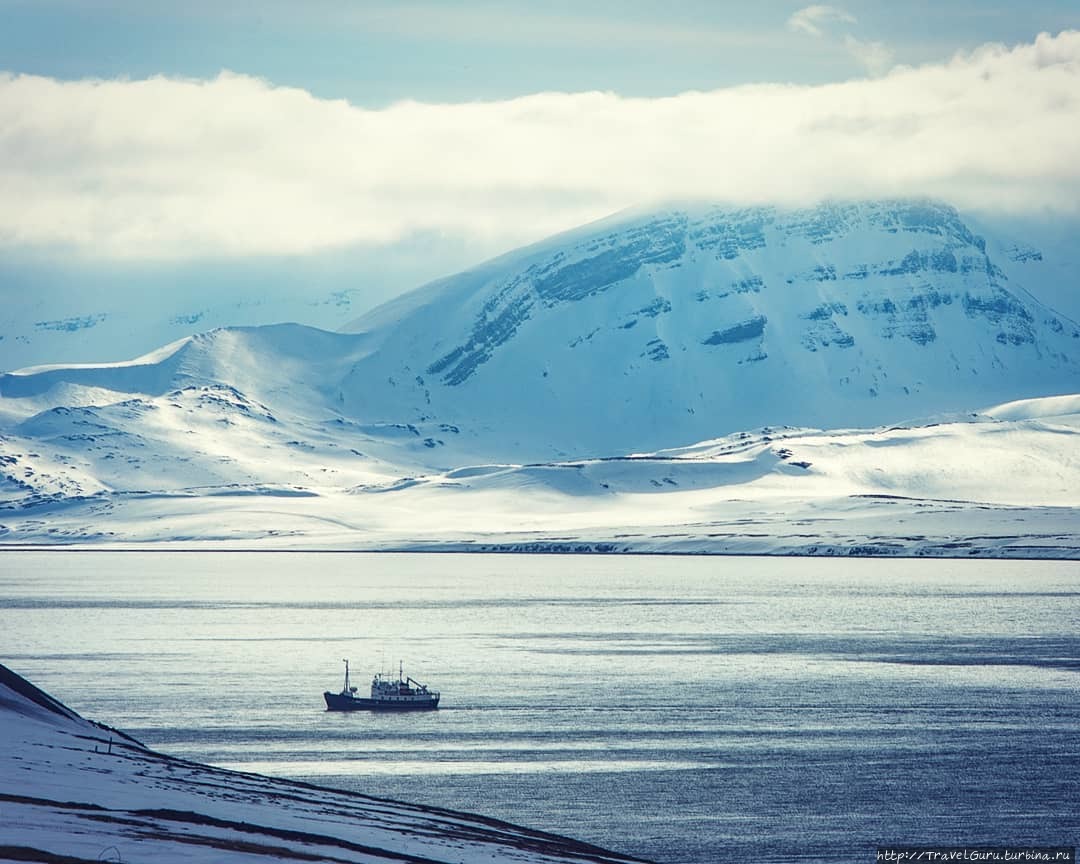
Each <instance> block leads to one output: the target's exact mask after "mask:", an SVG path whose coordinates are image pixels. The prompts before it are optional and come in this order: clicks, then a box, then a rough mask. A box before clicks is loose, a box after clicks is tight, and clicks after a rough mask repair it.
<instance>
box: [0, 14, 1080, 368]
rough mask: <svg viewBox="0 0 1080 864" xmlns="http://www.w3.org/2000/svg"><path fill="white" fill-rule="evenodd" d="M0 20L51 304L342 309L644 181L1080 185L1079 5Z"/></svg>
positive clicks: (600, 205) (16, 275)
mask: <svg viewBox="0 0 1080 864" xmlns="http://www.w3.org/2000/svg"><path fill="white" fill-rule="evenodd" d="M0 20H2V22H3V26H0V298H4V295H5V294H6V295H7V298H4V299H11V298H13V297H15V296H19V297H23V298H25V297H27V296H34V295H40V296H42V297H45V296H47V297H49V298H51V299H50V300H49V302H50V303H51V304H52V305H53V306H57V307H58V308H60V310H61V311H63V305H64V303H65V300H66V299H68V298H70V299H71V300H72V309H83V308H88V307H87V302H88V300H87V297H88V295H90V298H91V299H93V298H94V297H97V296H98V295H101V296H102V297H105V296H106V295H108V293H109V292H110V291H114V292H115V291H119V290H121V288H123V289H124V290H128V291H129V292H130V291H131V290H134V286H138V289H139V291H140V292H142V293H143V294H148V295H150V296H154V295H155V294H157V293H164V292H170V293H172V294H176V293H179V294H181V295H182V294H183V293H184V292H185V291H187V290H193V291H194V290H199V291H205V289H206V286H207V285H208V284H211V285H212V284H217V285H220V292H223V293H225V294H227V293H228V292H229V291H230V290H233V289H235V290H237V291H240V292H241V293H243V292H244V291H246V292H249V293H250V292H251V291H253V290H257V286H258V285H259V284H260V281H261V280H268V281H269V282H272V283H275V284H277V285H278V287H279V289H280V290H283V291H287V290H288V283H289V282H290V280H295V284H296V285H297V286H298V288H297V290H304V291H308V292H313V293H315V294H317V293H318V292H320V291H322V292H324V293H326V294H329V293H330V292H332V291H339V292H340V291H343V290H347V291H350V292H352V294H351V295H350V296H351V297H352V300H353V303H352V307H351V311H353V312H355V311H358V310H359V309H361V308H363V307H364V306H369V305H371V304H373V303H375V302H378V301H380V300H382V299H386V298H387V297H389V296H392V295H393V294H395V293H398V292H400V291H402V290H406V289H408V288H411V287H414V286H415V285H416V284H419V282H422V281H425V280H427V279H430V278H435V277H436V276H439V275H445V274H448V273H450V272H453V271H454V270H457V269H461V268H463V267H465V266H468V265H469V264H471V263H475V262H477V261H479V260H481V259H483V258H485V257H488V256H490V255H492V254H495V253H498V252H502V251H506V250H508V249H511V248H514V247H515V246H518V245H521V244H524V243H527V242H531V241H533V240H538V239H540V238H542V237H544V236H546V235H548V234H551V233H553V232H556V231H559V230H563V229H567V228H571V227H573V226H576V225H578V224H581V223H584V222H587V221H590V220H593V219H596V218H600V217H602V216H604V215H607V214H609V213H612V212H615V211H617V210H620V209H623V208H625V207H629V206H636V205H642V204H648V203H649V202H657V201H669V200H681V199H686V198H698V197H704V198H709V199H712V200H718V201H730V202H732V203H744V202H750V203H760V202H768V203H780V204H800V203H807V202H811V201H814V200H818V199H820V198H823V197H873V196H882V195H932V196H934V197H939V198H944V199H945V200H948V201H951V202H953V203H956V204H957V205H958V206H961V207H967V208H974V209H983V210H986V209H989V210H1004V211H1009V212H1012V211H1016V212H1038V213H1056V212H1068V213H1075V211H1076V208H1077V206H1078V202H1080V159H1077V158H1076V154H1077V153H1080V4H1078V3H1077V2H1076V0H1028V2H1025V3H1022V4H1021V3H1016V2H1014V0H1008V2H1005V0H978V2H976V0H938V2H929V0H912V2H908V3H903V4H898V3H892V2H884V0H849V2H843V0H838V2H837V3H834V4H806V3H805V2H779V0H766V2H761V3H745V2H718V0H681V2H679V0H677V2H672V0H667V2H654V0H649V2H646V0H620V2H615V0H610V2H609V0H591V2H589V0H578V2H563V0H549V2H545V3H542V4H541V3H534V2H518V0H500V2H469V0H460V2H452V0H443V2H437V0H417V2H410V0H394V2H391V0H387V2H375V0H305V2H302V3H301V2H291V3H286V2H281V0H216V2H209V0H187V2H185V3H174V2H165V0H0ZM299 286H302V289H301V287H299ZM76 301H78V302H76ZM90 305H91V306H92V305H93V304H92V303H90ZM42 314H44V312H42ZM238 323H242V322H238ZM2 335H3V334H0V336H2ZM0 365H2V358H0Z"/></svg>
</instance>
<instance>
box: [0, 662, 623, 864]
mask: <svg viewBox="0 0 1080 864" xmlns="http://www.w3.org/2000/svg"><path fill="white" fill-rule="evenodd" d="M0 727H2V728H3V730H4V734H3V736H2V737H0V811H2V813H3V818H0V860H5V861H55V862H65V864H78V862H93V861H153V862H155V864H173V862H175V864H191V862H217V861H229V862H241V861H242V862H252V864H254V862H260V861H266V862H270V861H282V860H289V859H291V860H300V861H313V862H318V861H327V862H330V861H333V862H358V864H359V862H380V864H385V862H388V861H390V862H393V861H400V862H415V864H422V862H427V861H431V862H446V864H450V862H460V864H480V862H484V864H488V862H515V864H529V862H533V864H555V862H563V864H569V862H581V864H589V862H593V864H605V862H610V864H617V862H629V861H632V860H636V859H631V858H624V857H622V856H619V855H617V854H615V853H611V852H605V851H603V850H601V849H598V848H596V847H593V846H589V845H587V844H584V843H578V842H576V841H574V840H569V839H567V838H563V837H557V836H554V835H550V834H544V833H540V832H536V831H530V830H528V829H525V828H518V827H515V826H513V825H508V824H506V823H502V822H497V821H494V820H489V819H484V818H483V817H480V816H470V815H467V814H462V813H453V812H450V811H443V810H429V809H425V808H421V807H414V806H411V805H409V804H402V803H398V802H393V801H386V800H382V799H378V798H369V797H367V796H364V795H356V794H351V793H347V792H338V791H332V790H328V789H321V788H318V787H315V786H310V785H305V784H301V783H291V782H289V781H286V780H278V779H270V778H267V777H260V776H258V775H254V774H242V773H239V772H234V771H225V770H221V769H218V768H211V767H209V766H206V765H199V764H196V763H193V762H187V761H184V760H180V759H174V758H172V757H169V756H165V755H163V754H160V753H155V752H153V751H152V750H148V749H146V748H145V747H143V746H142V745H141V744H139V743H138V742H137V741H135V740H134V739H132V738H130V737H128V736H126V735H124V733H122V732H119V731H117V730H114V729H110V728H109V727H108V726H103V725H100V724H98V723H92V722H90V721H87V720H84V719H83V718H82V717H80V716H79V715H78V714H76V713H75V712H73V711H71V710H70V709H69V708H67V707H65V706H64V705H63V704H61V703H60V702H57V701H56V700H55V699H53V698H52V697H51V696H49V695H48V694H45V693H43V692H42V691H41V690H38V689H37V688H36V687H34V686H33V685H32V684H30V683H29V682H27V681H26V680H25V679H23V678H21V677H20V676H18V675H17V674H15V673H14V672H12V671H11V670H9V669H7V668H6V667H4V666H0Z"/></svg>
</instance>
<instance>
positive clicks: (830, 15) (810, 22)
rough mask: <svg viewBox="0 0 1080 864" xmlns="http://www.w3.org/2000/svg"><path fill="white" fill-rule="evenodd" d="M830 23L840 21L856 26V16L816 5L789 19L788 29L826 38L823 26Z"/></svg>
mask: <svg viewBox="0 0 1080 864" xmlns="http://www.w3.org/2000/svg"><path fill="white" fill-rule="evenodd" d="M830 21H839V22H841V23H843V24H854V23H855V16H854V15H852V14H850V13H849V12H845V11H844V10H843V9H838V8H837V7H836V6H823V5H820V4H816V5H814V6H806V7H804V8H802V9H800V10H799V11H798V12H796V13H795V14H794V15H792V16H791V17H790V18H788V22H787V24H788V29H789V30H798V31H801V32H803V33H809V34H810V35H811V36H824V35H825V31H824V28H823V25H825V24H827V23H828V22H830Z"/></svg>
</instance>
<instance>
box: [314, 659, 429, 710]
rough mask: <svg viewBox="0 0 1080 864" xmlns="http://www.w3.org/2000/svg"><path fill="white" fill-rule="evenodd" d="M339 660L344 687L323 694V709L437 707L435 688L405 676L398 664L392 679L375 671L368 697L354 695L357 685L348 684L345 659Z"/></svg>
mask: <svg viewBox="0 0 1080 864" xmlns="http://www.w3.org/2000/svg"><path fill="white" fill-rule="evenodd" d="M342 662H343V663H344V664H345V686H344V687H343V688H342V690H341V692H340V693H331V692H330V691H329V690H328V691H326V692H325V693H323V698H324V699H326V710H327V711H431V710H433V709H435V708H438V707H439V693H438V691H437V690H428V687H427V685H426V684H421V683H420V682H419V681H414V680H413V679H412V678H410V677H408V676H407V675H405V672H404V668H403V666H402V664H401V663H398V677H397V680H396V681H394V680H392V679H391V678H389V677H388V676H386V675H383V673H381V672H379V673H377V674H376V675H375V677H374V678H372V679H371V697H370V698H367V697H365V696H357V695H356V693H357V688H356V687H353V686H352V685H351V684H350V683H349V661H348V660H343V661H342Z"/></svg>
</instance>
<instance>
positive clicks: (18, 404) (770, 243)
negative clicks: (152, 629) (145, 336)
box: [0, 201, 1080, 554]
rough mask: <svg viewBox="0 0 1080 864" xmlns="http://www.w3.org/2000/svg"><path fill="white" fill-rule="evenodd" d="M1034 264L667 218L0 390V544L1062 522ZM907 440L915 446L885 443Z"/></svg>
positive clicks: (1008, 243) (839, 225) (859, 234)
mask: <svg viewBox="0 0 1080 864" xmlns="http://www.w3.org/2000/svg"><path fill="white" fill-rule="evenodd" d="M1039 259H1040V253H1039V251H1038V250H1036V249H1034V248H1031V247H1027V246H1023V245H1018V244H1017V243H1016V242H1015V241H1012V240H1008V239H1007V238H1001V237H991V236H984V235H982V234H977V233H975V232H974V231H973V230H972V229H971V227H970V226H969V225H968V224H967V223H966V222H965V221H964V219H963V218H961V216H960V215H959V214H958V213H957V212H956V211H955V210H953V209H952V208H950V207H948V206H946V205H943V204H939V203H934V202H925V201H917V202H912V201H891V202H878V203H863V204H830V205H822V206H819V207H817V208H814V209H810V210H803V211H779V210H775V209H767V208H757V209H749V210H735V211H733V210H724V209H720V208H713V207H698V208H696V209H687V208H683V209H668V210H664V211H662V212H650V213H641V214H626V215H623V216H620V217H618V218H616V219H612V220H607V221H605V222H601V223H598V224H596V225H591V226H586V227H584V228H582V229H579V230H577V231H574V232H571V233H569V234H566V235H560V236H558V237H555V238H552V239H550V240H548V241H545V242H544V243H541V244H538V245H537V246H534V247H530V248H528V249H524V250H521V251H519V252H515V253H512V254H510V255H506V256H503V257H502V258H499V259H496V260H494V261H490V262H488V263H486V264H484V265H481V266H480V267H477V268H475V269H473V270H471V271H467V272H465V273H462V274H459V275H457V276H454V277H451V278H449V279H445V280H442V281H440V282H436V283H432V284H430V285H428V286H426V287H424V288H422V289H420V290H418V291H416V292H414V293H412V294H410V295H407V296H405V297H402V298H399V299H398V300H396V301H393V302H392V303H390V304H387V305H386V306H384V307H381V308H380V309H378V310H374V311H373V312H372V313H370V314H369V315H366V316H365V317H363V318H362V319H359V320H358V321H356V322H354V323H353V324H352V325H351V326H350V327H348V328H347V331H348V332H340V333H331V332H327V331H323V330H317V329H314V328H310V327H303V326H300V325H295V324H287V325H276V326H266V327H254V328H230V329H220V330H214V331H211V332H208V333H205V334H201V335H197V336H193V337H188V338H184V339H181V340H179V341H177V342H174V343H172V344H171V345H168V346H166V347H164V348H161V349H159V350H157V351H155V352H153V353H151V354H148V355H145V356H143V357H141V358H139V359H137V360H134V361H130V362H125V363H111V364H102V365H83V366H49V367H35V368H30V369H24V370H21V371H19V372H15V373H9V374H5V375H0V496H2V498H0V507H3V508H4V509H2V510H0V536H3V538H4V540H5V541H6V542H42V541H50V540H56V539H63V538H68V539H72V538H77V539H83V540H87V539H103V538H110V537H112V538H114V539H116V540H120V541H123V540H131V541H140V542H141V541H146V540H152V541H167V540H175V539H185V540H186V539H190V540H192V541H198V540H201V539H207V538H211V537H212V538H213V539H215V540H216V541H218V542H230V541H231V540H233V539H235V540H238V541H242V542H247V541H249V540H252V539H257V538H262V539H266V538H269V537H280V536H283V535H284V536H287V537H291V538H293V539H292V541H290V542H296V543H300V544H318V543H320V542H326V543H328V544H333V545H342V546H345V547H349V548H358V547H359V548H390V547H393V548H399V547H412V546H415V545H416V544H421V545H423V544H429V543H438V542H442V541H444V540H447V539H448V538H451V537H457V538H459V540H462V542H466V541H467V542H473V541H476V540H478V538H480V537H481V536H482V535H485V534H487V533H488V532H491V533H493V534H505V535H507V536H509V535H510V534H514V532H516V531H518V529H519V528H521V527H522V526H533V527H537V526H539V525H540V524H546V525H547V526H548V527H549V528H550V530H551V531H552V532H554V534H551V536H552V537H556V538H557V537H568V538H570V540H571V542H574V543H586V544H587V543H591V542H593V540H595V539H596V538H597V537H601V536H603V537H606V538H608V540H604V541H603V542H605V543H607V542H609V541H610V539H611V538H612V537H613V536H615V535H635V532H632V531H625V530H622V528H623V527H625V526H627V525H635V526H638V527H640V528H642V529H643V530H642V531H640V532H637V536H639V537H640V538H642V539H641V540H640V542H638V541H635V542H634V543H631V544H628V548H629V547H631V546H632V547H633V548H656V547H657V544H656V543H654V540H655V538H657V537H659V536H661V535H664V534H670V533H671V532H670V531H668V530H667V529H669V528H671V527H672V526H673V525H683V524H685V523H688V522H689V523H694V522H696V521H700V522H701V524H703V525H706V526H708V525H714V524H716V523H715V522H714V521H710V520H712V519H713V516H714V515H716V514H719V515H716V519H718V520H719V522H721V523H722V522H724V520H725V519H727V518H728V516H731V515H732V514H735V513H736V511H738V512H739V514H740V515H738V517H737V518H739V519H752V518H757V517H754V516H751V515H746V514H743V513H742V510H740V507H741V505H739V506H735V507H732V506H728V505H729V504H730V503H731V502H732V501H733V500H734V499H739V500H740V501H754V502H759V503H760V502H766V503H767V506H765V505H764V504H763V505H762V506H764V507H765V509H764V510H761V511H760V514H764V515H761V518H763V519H766V520H767V519H769V518H773V517H776V518H777V519H779V518H781V517H780V514H782V513H783V512H784V508H785V507H788V508H795V509H798V507H801V506H804V505H806V506H811V504H812V506H813V507H814V508H818V509H821V508H825V509H826V510H827V509H829V508H834V507H840V508H841V509H842V510H843V509H846V508H848V506H849V502H850V499H851V496H900V497H902V498H905V499H911V500H919V501H922V500H927V501H930V500H936V501H942V500H962V501H964V502H968V504H970V505H971V506H982V505H984V504H985V505H987V506H992V507H1006V508H1009V507H1038V508H1065V510H1070V508H1073V507H1075V506H1076V504H1077V502H1076V499H1075V495H1074V493H1073V490H1074V489H1076V488H1080V483H1077V482H1076V481H1077V480H1078V479H1080V478H1078V477H1077V476H1076V472H1077V466H1076V453H1077V452H1078V448H1077V446H1076V443H1077V439H1076V437H1075V432H1076V428H1075V425H1076V424H1075V422H1074V420H1075V414H1076V411H1075V408H1076V406H1075V405H1073V404H1072V403H1071V402H1069V401H1068V394H1071V393H1077V392H1080V325H1077V324H1076V323H1075V322H1073V321H1072V320H1071V319H1069V318H1067V317H1066V316H1064V315H1062V314H1060V313H1057V312H1055V311H1054V310H1052V309H1050V308H1049V307H1047V306H1045V305H1043V304H1042V303H1040V302H1039V301H1038V300H1036V299H1035V297H1034V296H1033V295H1032V293H1031V292H1030V291H1029V290H1028V286H1029V285H1030V284H1031V281H1032V280H1029V279H1028V276H1029V275H1030V274H1031V273H1037V271H1032V270H1030V269H1029V268H1031V267H1033V266H1037V265H1038V263H1039ZM1069 272H1076V271H1069ZM1034 281H1035V282H1038V279H1037V278H1036V279H1034ZM1062 394H1065V396H1064V397H1062ZM1048 397H1062V398H1058V399H1057V401H1046V399H1047V398H1048ZM1032 399H1036V400H1042V401H1036V402H1026V403H1025V402H1020V403H1018V404H1016V405H1012V406H1011V407H1002V408H1000V409H996V412H995V413H992V414H991V415H988V416H978V417H974V418H973V417H972V416H971V413H972V412H973V411H978V410H981V409H982V408H984V407H985V406H987V405H994V404H997V403H1013V402H1015V401H1016V400H1032ZM1033 406H1035V407H1033ZM1062 406H1065V407H1064V408H1063V407H1062ZM1032 411H1041V412H1043V413H1042V414H1037V413H1036V414H1033V413H1031V412H1032ZM1062 416H1064V417H1065V419H1061V418H1062ZM919 418H923V419H919ZM926 418H931V419H929V420H928V419H926ZM1070 418H1072V419H1070ZM897 425H900V426H903V427H916V426H917V427H918V429H919V431H912V432H909V433H904V432H901V431H898V430H896V429H893V430H892V431H887V430H885V431H883V430H882V429H881V428H880V427H882V426H885V427H893V426H897ZM763 427H769V428H770V429H771V430H772V431H769V432H762V431H760V430H761V429H762V428H763ZM807 428H809V429H815V430H832V431H825V432H817V431H811V432H807V431H793V430H799V429H807ZM777 429H782V430H783V431H781V432H777V431H776V430H777ZM844 429H848V430H858V429H863V430H866V431H862V432H860V431H847V432H844V431H837V430H844ZM748 430H758V431H756V432H752V431H748ZM718 440H719V442H720V443H716V444H703V445H694V444H693V442H700V441H705V442H715V441H718ZM780 441H783V442H784V443H782V444H781V443H778V442H780ZM752 442H757V444H753V443H752ZM755 446H756V447H757V448H758V449H757V450H754V447H755ZM688 447H689V449H679V448H688ZM673 448H674V449H673ZM717 448H719V449H717ZM635 453H645V454H650V453H651V454H653V455H652V456H649V457H647V458H627V457H630V456H632V455H633V454H635ZM659 491H663V492H665V493H667V494H664V495H659V494H658V492H659ZM376 492H377V493H386V494H379V495H377V496H375V497H374V498H373V497H372V494H371V493H376ZM465 492H468V493H469V494H467V495H466V494H463V493H465ZM695 496H696V497H695ZM376 498H377V499H378V503H374V502H375V499H376ZM859 500H868V499H862V498H861V499H859ZM724 502H728V503H727V504H725V503H724ZM785 502H786V503H785ZM828 502H831V503H828ZM838 502H839V503H838ZM972 502H974V503H972ZM754 506H757V504H755V505H754ZM896 506H899V505H896ZM964 506H967V504H965V505H964ZM702 507H703V508H705V511H706V512H707V513H708V514H709V515H708V516H707V517H705V518H704V519H703V520H698V519H697V517H696V516H695V514H696V513H697V511H698V508H702ZM759 509H760V508H759ZM945 509H946V510H948V509H949V508H945ZM755 512H758V511H755ZM874 512H875V513H877V512H882V509H881V508H880V507H878V508H877V509H875V510H874ZM950 512H952V511H950ZM1049 512H1050V511H1046V512H1044V513H1043V515H1042V516H1041V517H1040V518H1041V519H1050V521H1051V522H1054V520H1055V519H1056V518H1057V517H1053V518H1051V516H1048V515H1047V513H1049ZM1054 512H1055V513H1056V512H1058V511H1056V510H1055V511H1054ZM1061 512H1065V511H1061ZM1070 512H1071V511H1070ZM246 513H258V514H260V515H259V516H258V517H257V518H256V519H255V520H254V521H253V522H249V521H247V517H246V516H245V515H244V514H246ZM418 513H419V515H418ZM537 513H544V514H546V516H550V519H549V520H548V521H547V522H545V521H544V518H540V519H539V520H538V518H537ZM205 514H212V518H211V521H209V522H206V521H203V518H202V517H203V515H205ZM275 514H279V515H280V516H281V520H280V521H279V520H278V519H277V516H276V515H275ZM760 514H759V515H760ZM768 514H772V516H769V515H768ZM546 516H545V518H546ZM732 518H735V517H734V516H733V517H732ZM943 518H944V517H943ZM964 524H965V525H966V526H967V527H958V528H957V531H958V532H959V533H964V532H965V531H968V529H969V528H970V527H971V525H969V524H968V523H964ZM1054 524H1056V522H1054ZM894 528H895V526H891V527H890V526H878V527H877V528H874V527H873V526H871V529H872V530H870V529H868V530H869V533H870V534H871V535H872V534H873V533H874V531H877V530H883V531H885V533H886V534H888V533H889V532H893V533H895V532H894ZM593 529H595V530H593ZM538 530H539V529H538ZM676 533H677V534H678V536H683V534H681V533H678V532H676ZM709 533H710V532H708V531H705V532H704V534H705V535H708V534H709ZM712 533H713V534H715V535H716V536H717V537H720V536H726V535H725V532H723V531H719V532H712ZM933 533H934V532H933V531H930V533H927V532H926V531H923V532H922V533H921V534H920V535H919V536H926V537H929V536H931V534H933ZM946 533H948V532H946ZM1028 533H1029V532H1027V531H1023V530H1022V531H1021V532H1020V534H1021V535H1023V536H1027V534H1028ZM1049 533H1050V534H1051V535H1053V536H1055V537H1056V536H1057V534H1058V533H1060V532H1056V531H1050V532H1049ZM811 534H812V532H811ZM841 535H842V537H844V538H847V540H838V541H837V542H838V543H840V542H849V541H850V542H852V543H854V544H855V545H857V546H860V545H865V544H863V543H862V542H861V541H859V540H858V537H861V536H862V533H860V532H859V531H855V532H854V533H852V532H847V533H845V532H841V534H840V535H838V536H841ZM515 536H516V535H515ZM545 536H546V535H545ZM769 536H770V537H771V536H772V535H769ZM808 536H810V537H811V539H810V541H808V542H806V543H798V544H795V546H797V547H798V548H804V547H805V548H809V547H811V546H815V543H814V542H813V537H812V536H811V535H810V534H808ZM868 536H869V535H868ZM1017 536H1020V535H1017ZM463 538H464V539H463ZM514 542H517V541H514ZM545 542H546V541H545ZM943 542H949V541H943ZM935 543H936V541H933V542H931V541H927V543H926V544H923V545H924V546H925V548H931V547H934V548H937V546H935ZM1055 544H1057V545H1063V547H1070V548H1071V546H1072V545H1076V544H1073V543H1072V542H1071V541H1069V542H1064V543H1063V544H1058V543H1057V541H1056V540H1054V541H1053V542H1050V543H1049V546H1054V545H1055ZM660 545H664V544H660ZM789 545H790V544H788V545H785V544H778V543H776V542H773V540H769V541H768V542H766V543H764V544H763V546H762V548H761V550H760V551H769V550H770V549H787V548H789ZM1005 545H1009V544H1005ZM691 546H692V547H693V548H694V549H699V550H704V551H709V550H711V551H721V547H722V546H723V543H721V542H719V541H716V542H707V541H701V542H699V541H698V540H694V541H693V543H691ZM817 546H820V544H817ZM817 546H815V548H817ZM826 546H828V544H826ZM915 546H917V547H918V548H923V546H919V543H918V542H916V543H915ZM724 548H727V547H724ZM792 548H794V547H792ZM904 548H905V549H907V548H908V547H906V546H905V547H904ZM943 548H947V547H943ZM909 551H910V550H909ZM1008 554H1012V553H1008Z"/></svg>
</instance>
